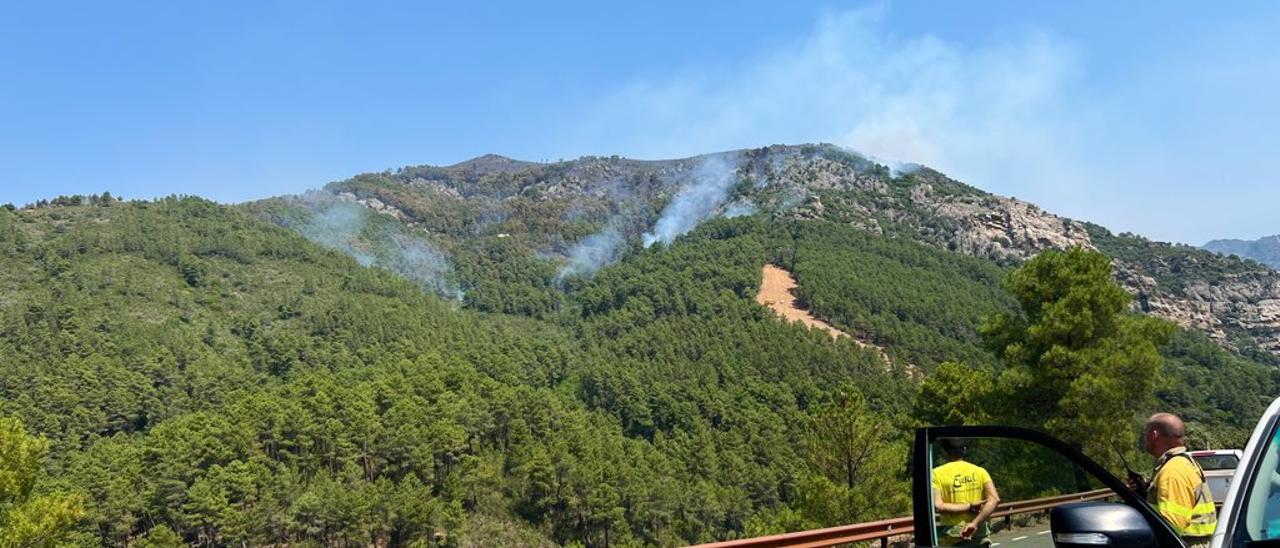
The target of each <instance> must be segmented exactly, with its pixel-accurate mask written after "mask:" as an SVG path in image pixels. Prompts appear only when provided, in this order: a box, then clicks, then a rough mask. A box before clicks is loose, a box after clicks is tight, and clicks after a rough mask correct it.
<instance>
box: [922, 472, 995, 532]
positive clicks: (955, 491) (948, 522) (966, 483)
mask: <svg viewBox="0 0 1280 548" xmlns="http://www.w3.org/2000/svg"><path fill="white" fill-rule="evenodd" d="M990 482H991V475H990V474H988V473H987V471H986V470H985V469H983V468H982V467H981V466H978V465H976V464H971V463H968V462H965V461H963V460H957V461H952V462H948V463H946V464H944V465H942V466H939V467H937V468H934V469H933V490H934V491H935V492H938V493H942V502H946V503H951V504H955V503H961V504H973V503H975V502H979V501H981V500H982V499H983V498H984V497H983V495H984V494H985V491H984V489H983V487H984V486H985V485H986V484H987V483H990ZM938 518H939V521H941V523H942V525H943V526H952V525H964V524H965V523H968V522H969V520H971V519H973V514H968V513H961V514H939V516H938ZM983 525H986V524H983Z"/></svg>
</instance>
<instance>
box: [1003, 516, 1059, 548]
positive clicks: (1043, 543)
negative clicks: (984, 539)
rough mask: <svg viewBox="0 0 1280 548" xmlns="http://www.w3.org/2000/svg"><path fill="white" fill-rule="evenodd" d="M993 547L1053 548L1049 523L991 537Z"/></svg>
mask: <svg viewBox="0 0 1280 548" xmlns="http://www.w3.org/2000/svg"><path fill="white" fill-rule="evenodd" d="M991 546H993V547H995V546H1007V547H1009V548H1052V547H1053V535H1050V534H1049V523H1048V522H1045V523H1041V524H1036V525H1030V526H1027V527H1015V528H1013V529H1009V530H1007V531H1000V532H999V533H996V534H994V535H991Z"/></svg>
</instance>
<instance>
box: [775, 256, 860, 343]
mask: <svg viewBox="0 0 1280 548" xmlns="http://www.w3.org/2000/svg"><path fill="white" fill-rule="evenodd" d="M795 288H796V279H795V278H793V277H792V276H791V273H790V272H787V271H786V270H783V269H781V268H778V267H776V266H773V265H771V264H767V265H764V280H763V281H761V282H760V292H759V293H756V302H758V303H760V304H762V305H765V306H766V307H769V309H771V310H773V311H774V312H775V313H777V314H778V315H779V316H782V317H783V318H784V319H786V320H787V321H789V322H800V323H803V324H805V325H807V326H809V327H816V328H818V329H821V330H823V331H826V332H827V334H829V335H831V338H833V339H838V338H840V337H849V334H848V333H845V332H844V331H841V330H839V329H836V328H835V326H833V325H831V324H829V323H827V322H824V321H822V320H820V319H818V318H815V317H813V314H810V313H809V311H808V310H805V309H803V308H800V307H799V306H798V305H797V303H796V296H795V294H794V293H792V290H793V289H795Z"/></svg>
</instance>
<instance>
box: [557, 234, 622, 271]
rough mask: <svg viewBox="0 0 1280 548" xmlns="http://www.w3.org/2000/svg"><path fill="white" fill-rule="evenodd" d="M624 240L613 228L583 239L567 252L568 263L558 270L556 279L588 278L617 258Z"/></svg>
mask: <svg viewBox="0 0 1280 548" xmlns="http://www.w3.org/2000/svg"><path fill="white" fill-rule="evenodd" d="M623 242H624V240H623V237H622V234H621V233H619V232H618V230H617V229H615V228H613V227H609V228H606V229H604V230H602V231H600V232H597V233H595V234H592V235H590V236H587V237H586V238H583V239H582V241H581V242H578V243H577V245H575V246H573V248H571V249H570V250H569V262H568V264H566V265H565V266H564V267H563V268H561V269H560V273H559V274H558V275H557V276H556V278H557V279H558V280H559V279H564V278H565V277H566V276H590V275H592V274H595V273H596V271H597V270H600V268H602V267H604V265H607V264H609V263H611V262H613V260H614V259H616V258H617V257H618V251H619V250H620V249H621V248H622V244H623Z"/></svg>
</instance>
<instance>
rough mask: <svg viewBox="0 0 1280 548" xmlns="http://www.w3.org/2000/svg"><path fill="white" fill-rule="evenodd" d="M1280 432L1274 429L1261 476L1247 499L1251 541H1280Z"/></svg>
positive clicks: (1255, 479)
mask: <svg viewBox="0 0 1280 548" xmlns="http://www.w3.org/2000/svg"><path fill="white" fill-rule="evenodd" d="M1278 434H1280V432H1277V431H1276V429H1275V428H1274V427H1273V428H1272V430H1271V438H1270V441H1268V442H1267V446H1266V452H1265V453H1264V454H1263V455H1262V459H1261V462H1259V465H1258V468H1257V470H1258V472H1257V475H1255V476H1254V477H1253V478H1252V479H1251V481H1252V485H1251V486H1250V488H1249V492H1248V493H1247V495H1246V497H1245V511H1244V518H1245V519H1244V522H1245V527H1244V529H1245V531H1247V532H1248V535H1249V536H1248V538H1249V539H1250V540H1255V541H1256V540H1267V539H1274V538H1280V435H1278Z"/></svg>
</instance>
